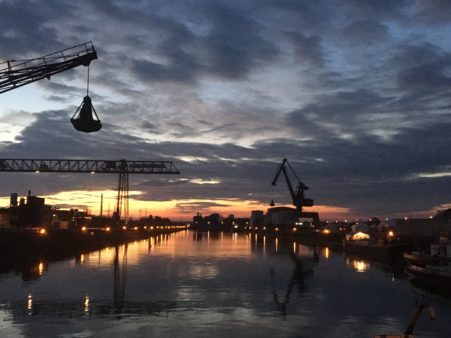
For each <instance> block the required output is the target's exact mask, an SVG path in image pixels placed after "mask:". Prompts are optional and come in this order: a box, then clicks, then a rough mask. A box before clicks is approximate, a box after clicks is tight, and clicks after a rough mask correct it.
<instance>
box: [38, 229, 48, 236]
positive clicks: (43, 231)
mask: <svg viewBox="0 0 451 338" xmlns="http://www.w3.org/2000/svg"><path fill="white" fill-rule="evenodd" d="M39 234H40V235H45V234H47V230H45V229H44V228H41V229H39Z"/></svg>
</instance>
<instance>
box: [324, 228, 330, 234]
mask: <svg viewBox="0 0 451 338" xmlns="http://www.w3.org/2000/svg"><path fill="white" fill-rule="evenodd" d="M322 233H323V234H324V235H329V234H330V230H329V229H324V230H323V231H322Z"/></svg>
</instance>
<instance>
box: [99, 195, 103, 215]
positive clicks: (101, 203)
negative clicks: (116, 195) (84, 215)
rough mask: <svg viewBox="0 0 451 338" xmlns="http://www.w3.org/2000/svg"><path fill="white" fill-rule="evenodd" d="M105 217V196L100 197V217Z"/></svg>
mask: <svg viewBox="0 0 451 338" xmlns="http://www.w3.org/2000/svg"><path fill="white" fill-rule="evenodd" d="M102 216H103V194H101V195H100V217H102Z"/></svg>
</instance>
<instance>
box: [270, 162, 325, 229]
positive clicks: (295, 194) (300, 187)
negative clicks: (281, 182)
mask: <svg viewBox="0 0 451 338" xmlns="http://www.w3.org/2000/svg"><path fill="white" fill-rule="evenodd" d="M287 167H288V168H289V169H290V170H291V172H292V174H293V175H294V177H295V178H296V179H297V186H296V189H294V188H293V185H292V184H291V180H290V177H289V175H288V171H287ZM280 173H282V174H283V176H284V178H285V181H286V182H287V186H288V190H289V191H290V195H291V199H292V202H293V205H294V206H295V207H296V217H298V218H312V219H313V221H314V222H318V221H319V216H318V213H317V212H304V211H302V207H312V206H313V200H312V199H310V198H306V197H305V196H304V190H308V189H309V188H308V186H306V185H305V184H304V183H303V182H302V181H301V180H300V179H299V177H298V176H297V175H296V173H295V171H294V170H293V168H292V167H291V165H290V164H289V163H288V160H287V159H286V158H284V159H283V161H282V163H281V164H280V165H279V167H278V169H277V172H276V176H275V177H274V180H273V181H272V185H273V186H274V185H277V179H278V178H279V176H280ZM271 205H274V202H273V201H272V202H271Z"/></svg>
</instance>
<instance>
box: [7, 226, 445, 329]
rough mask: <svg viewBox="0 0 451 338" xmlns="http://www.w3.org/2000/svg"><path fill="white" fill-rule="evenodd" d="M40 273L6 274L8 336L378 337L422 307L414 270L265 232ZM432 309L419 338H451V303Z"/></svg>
mask: <svg viewBox="0 0 451 338" xmlns="http://www.w3.org/2000/svg"><path fill="white" fill-rule="evenodd" d="M301 243H302V241H301ZM32 274H33V276H34V277H33V278H31V279H26V280H25V279H24V280H21V278H20V276H15V275H3V276H0V277H1V278H0V290H1V291H2V292H1V294H0V319H1V320H0V336H1V337H4V336H5V337H59V336H61V337H73V336H77V337H123V336H129V337H150V336H177V337H197V336H212V337H230V336H231V335H233V336H237V337H253V336H255V337H257V336H258V337H275V336H277V337H372V336H373V335H375V334H384V333H402V332H403V331H404V329H405V327H406V325H407V323H408V321H409V320H410V318H411V316H412V315H413V312H414V310H415V308H414V301H415V297H416V294H415V292H413V290H412V288H411V287H410V285H409V283H408V282H407V280H406V279H405V276H404V275H403V273H402V272H401V273H399V272H397V273H396V274H395V272H393V271H392V270H391V268H390V267H387V266H384V265H382V264H379V263H373V262H368V261H365V260H362V259H356V258H347V257H344V256H343V254H342V253H337V252H334V251H332V250H330V249H329V248H319V247H315V248H313V247H307V246H304V245H302V244H300V242H299V241H297V242H293V241H286V240H283V239H282V238H271V237H268V236H263V235H261V234H258V235H256V234H237V233H233V234H231V233H203V234H202V233H193V232H189V231H183V232H179V233H177V234H173V235H170V236H168V235H161V236H157V237H151V238H149V239H146V240H142V241H136V242H132V243H129V244H126V245H121V246H118V247H109V248H105V249H103V250H100V251H96V252H91V253H85V254H83V255H80V256H78V257H75V258H74V259H72V260H67V261H62V262H58V263H51V264H48V263H46V262H45V261H39V262H38V263H37V266H34V267H33V268H32ZM395 276H397V277H396V278H395ZM432 301H433V302H434V305H435V306H436V309H437V313H438V317H437V319H436V321H435V322H429V321H427V319H426V318H423V317H421V318H420V320H419V322H418V324H417V334H418V336H420V337H449V336H450V332H451V328H448V325H447V318H449V317H450V315H451V310H450V303H449V301H447V300H445V299H442V298H435V299H433V300H432ZM424 317H426V316H424Z"/></svg>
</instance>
